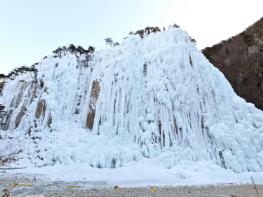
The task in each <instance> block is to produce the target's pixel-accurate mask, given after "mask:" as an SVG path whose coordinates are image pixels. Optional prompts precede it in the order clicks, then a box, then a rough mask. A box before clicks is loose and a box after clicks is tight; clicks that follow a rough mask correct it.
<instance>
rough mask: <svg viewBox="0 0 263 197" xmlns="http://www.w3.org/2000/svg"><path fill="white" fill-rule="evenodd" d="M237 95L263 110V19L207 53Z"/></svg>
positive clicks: (207, 50) (207, 49) (206, 49)
mask: <svg viewBox="0 0 263 197" xmlns="http://www.w3.org/2000/svg"><path fill="white" fill-rule="evenodd" d="M203 53H204V55H205V56H206V57H207V58H208V59H209V61H210V62H211V63H212V64H214V65H215V66H216V67H217V68H219V69H220V70H221V71H222V72H223V73H224V75H225V76H226V78H227V79H228V80H229V81H230V83H231V84H232V86H233V88H234V90H235V92H236V93H237V94H238V95H239V96H241V97H243V98H245V99H246V100H247V101H248V102H252V103H254V104H255V105H256V106H257V107H258V108H260V109H263V18H261V19H260V20H259V21H257V22H256V23H255V24H253V25H252V26H250V27H248V28H247V29H246V30H245V31H244V32H242V33H240V34H238V35H236V36H234V37H232V38H230V39H228V40H226V41H223V42H221V43H219V44H216V45H214V46H212V47H208V48H205V49H204V50H203Z"/></svg>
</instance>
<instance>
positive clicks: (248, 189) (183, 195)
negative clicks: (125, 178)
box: [0, 174, 263, 197]
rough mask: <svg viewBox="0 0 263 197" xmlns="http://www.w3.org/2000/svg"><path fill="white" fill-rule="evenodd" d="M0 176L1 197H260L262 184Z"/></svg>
mask: <svg viewBox="0 0 263 197" xmlns="http://www.w3.org/2000/svg"><path fill="white" fill-rule="evenodd" d="M21 177H22V176H19V175H9V176H6V174H5V175H3V174H0V197H9V196H16V197H65V196H70V197H73V196H76V197H77V196H78V197H82V196H83V197H84V196H92V197H93V196H94V197H113V196H114V197H141V196H142V197H158V196H160V197H197V196H198V197H214V196H215V197H259V196H260V197H263V185H257V186H256V187H257V190H258V193H259V194H257V192H256V190H255V189H254V186H253V185H210V186H178V187H138V188H122V187H118V186H115V187H105V185H104V184H105V183H102V182H97V183H96V182H92V183H91V182H62V181H49V180H43V179H38V178H36V177H34V176H32V177H27V178H21Z"/></svg>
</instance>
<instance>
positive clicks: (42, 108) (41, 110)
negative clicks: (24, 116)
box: [35, 100, 46, 119]
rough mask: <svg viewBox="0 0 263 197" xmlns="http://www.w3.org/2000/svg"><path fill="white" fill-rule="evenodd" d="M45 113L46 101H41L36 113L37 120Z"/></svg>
mask: <svg viewBox="0 0 263 197" xmlns="http://www.w3.org/2000/svg"><path fill="white" fill-rule="evenodd" d="M45 113H46V101H45V100H41V101H39V102H38V105H37V110H36V113H35V117H36V119H39V118H40V117H41V116H42V115H43V114H45Z"/></svg>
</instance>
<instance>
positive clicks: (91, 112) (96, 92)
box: [86, 80, 100, 129]
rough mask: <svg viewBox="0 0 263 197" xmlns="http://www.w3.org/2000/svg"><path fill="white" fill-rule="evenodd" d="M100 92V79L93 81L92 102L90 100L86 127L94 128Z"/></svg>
mask: <svg viewBox="0 0 263 197" xmlns="http://www.w3.org/2000/svg"><path fill="white" fill-rule="evenodd" d="M99 93H100V83H99V81H97V80H96V81H93V83H92V89H91V93H90V102H89V109H88V110H89V113H88V116H87V120H86V127H87V128H90V129H92V128H93V123H94V119H95V113H96V103H97V100H98V97H99Z"/></svg>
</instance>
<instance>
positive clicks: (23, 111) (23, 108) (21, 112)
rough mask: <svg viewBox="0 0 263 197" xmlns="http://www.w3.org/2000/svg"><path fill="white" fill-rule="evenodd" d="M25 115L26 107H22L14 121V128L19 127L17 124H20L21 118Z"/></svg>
mask: <svg viewBox="0 0 263 197" xmlns="http://www.w3.org/2000/svg"><path fill="white" fill-rule="evenodd" d="M25 113H26V107H25V106H23V107H22V108H21V111H20V112H19V113H18V115H17V117H16V121H15V123H16V128H17V127H18V126H19V124H20V122H21V120H22V118H23V117H24V115H25Z"/></svg>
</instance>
